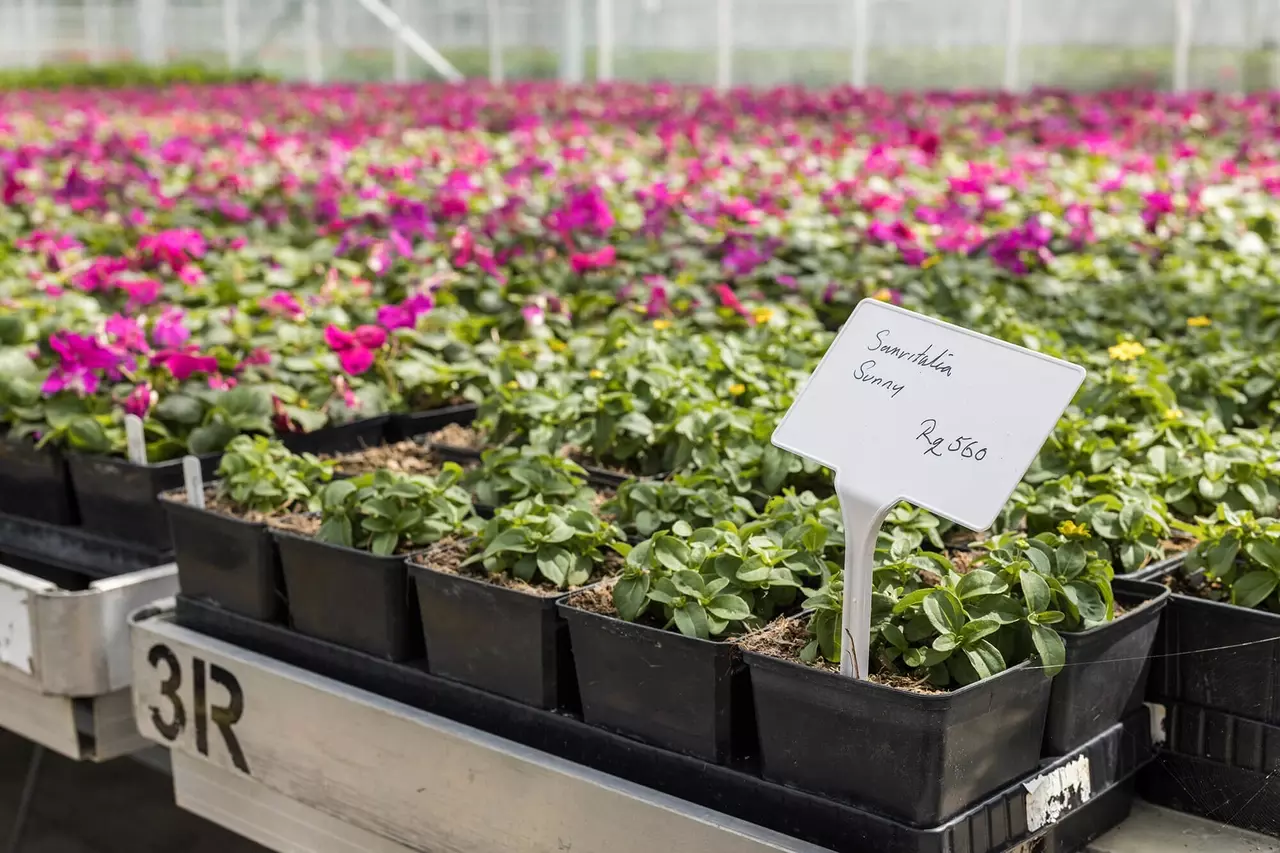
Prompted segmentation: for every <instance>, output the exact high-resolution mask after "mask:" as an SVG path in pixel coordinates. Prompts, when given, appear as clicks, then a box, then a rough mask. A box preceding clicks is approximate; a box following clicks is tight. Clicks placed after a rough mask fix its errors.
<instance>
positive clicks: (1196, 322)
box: [1187, 314, 1213, 329]
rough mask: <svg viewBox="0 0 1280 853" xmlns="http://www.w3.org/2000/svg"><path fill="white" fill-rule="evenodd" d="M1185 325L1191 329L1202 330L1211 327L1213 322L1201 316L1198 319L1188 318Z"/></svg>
mask: <svg viewBox="0 0 1280 853" xmlns="http://www.w3.org/2000/svg"><path fill="white" fill-rule="evenodd" d="M1187 325H1188V326H1190V327H1191V328H1193V329H1203V328H1204V327H1205V326H1212V325H1213V321H1212V320H1210V319H1209V318H1208V317H1206V316H1204V315H1203V314H1201V315H1200V316H1199V317H1188V318H1187Z"/></svg>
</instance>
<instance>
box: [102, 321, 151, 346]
mask: <svg viewBox="0 0 1280 853" xmlns="http://www.w3.org/2000/svg"><path fill="white" fill-rule="evenodd" d="M103 330H104V331H105V332H106V333H107V337H108V338H110V339H111V342H112V343H113V344H115V345H116V346H117V347H122V348H123V349H125V350H126V351H129V352H140V353H145V352H149V351H150V349H151V347H150V346H148V344H147V335H146V333H145V332H143V331H142V326H141V325H140V324H139V323H138V321H137V320H135V319H133V318H132V317H125V316H124V315H122V314H112V315H111V316H110V317H108V318H107V322H106V324H105V325H104V327H103Z"/></svg>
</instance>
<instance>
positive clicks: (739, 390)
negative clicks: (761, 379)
mask: <svg viewBox="0 0 1280 853" xmlns="http://www.w3.org/2000/svg"><path fill="white" fill-rule="evenodd" d="M729 393H730V394H732V395H733V396H735V397H736V396H738V395H739V394H745V393H747V386H746V385H743V384H742V383H741V382H735V383H733V384H732V385H730V386H729Z"/></svg>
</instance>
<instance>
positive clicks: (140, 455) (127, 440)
mask: <svg viewBox="0 0 1280 853" xmlns="http://www.w3.org/2000/svg"><path fill="white" fill-rule="evenodd" d="M124 446H125V454H126V455H127V456H128V457H129V461H130V462H132V463H133V464H134V465H146V464H147V439H146V437H145V436H144V435H143V433H142V418H140V417H138V416H137V415H125V416H124Z"/></svg>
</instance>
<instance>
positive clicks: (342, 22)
mask: <svg viewBox="0 0 1280 853" xmlns="http://www.w3.org/2000/svg"><path fill="white" fill-rule="evenodd" d="M350 2H351V0H332V2H331V4H330V5H331V6H332V7H333V15H332V18H331V21H332V29H331V30H330V34H329V41H330V44H331V46H332V48H333V52H334V53H335V54H336V55H337V60H336V61H335V67H337V68H338V69H340V70H339V72H338V73H339V74H341V73H342V72H341V69H342V68H343V67H344V66H345V64H346V61H347V45H348V44H350V41H351V33H350V26H351V25H350V23H349V22H350V20H351V16H350V15H349V14H348V13H349V12H350V6H349V5H348V4H349V3H350Z"/></svg>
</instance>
